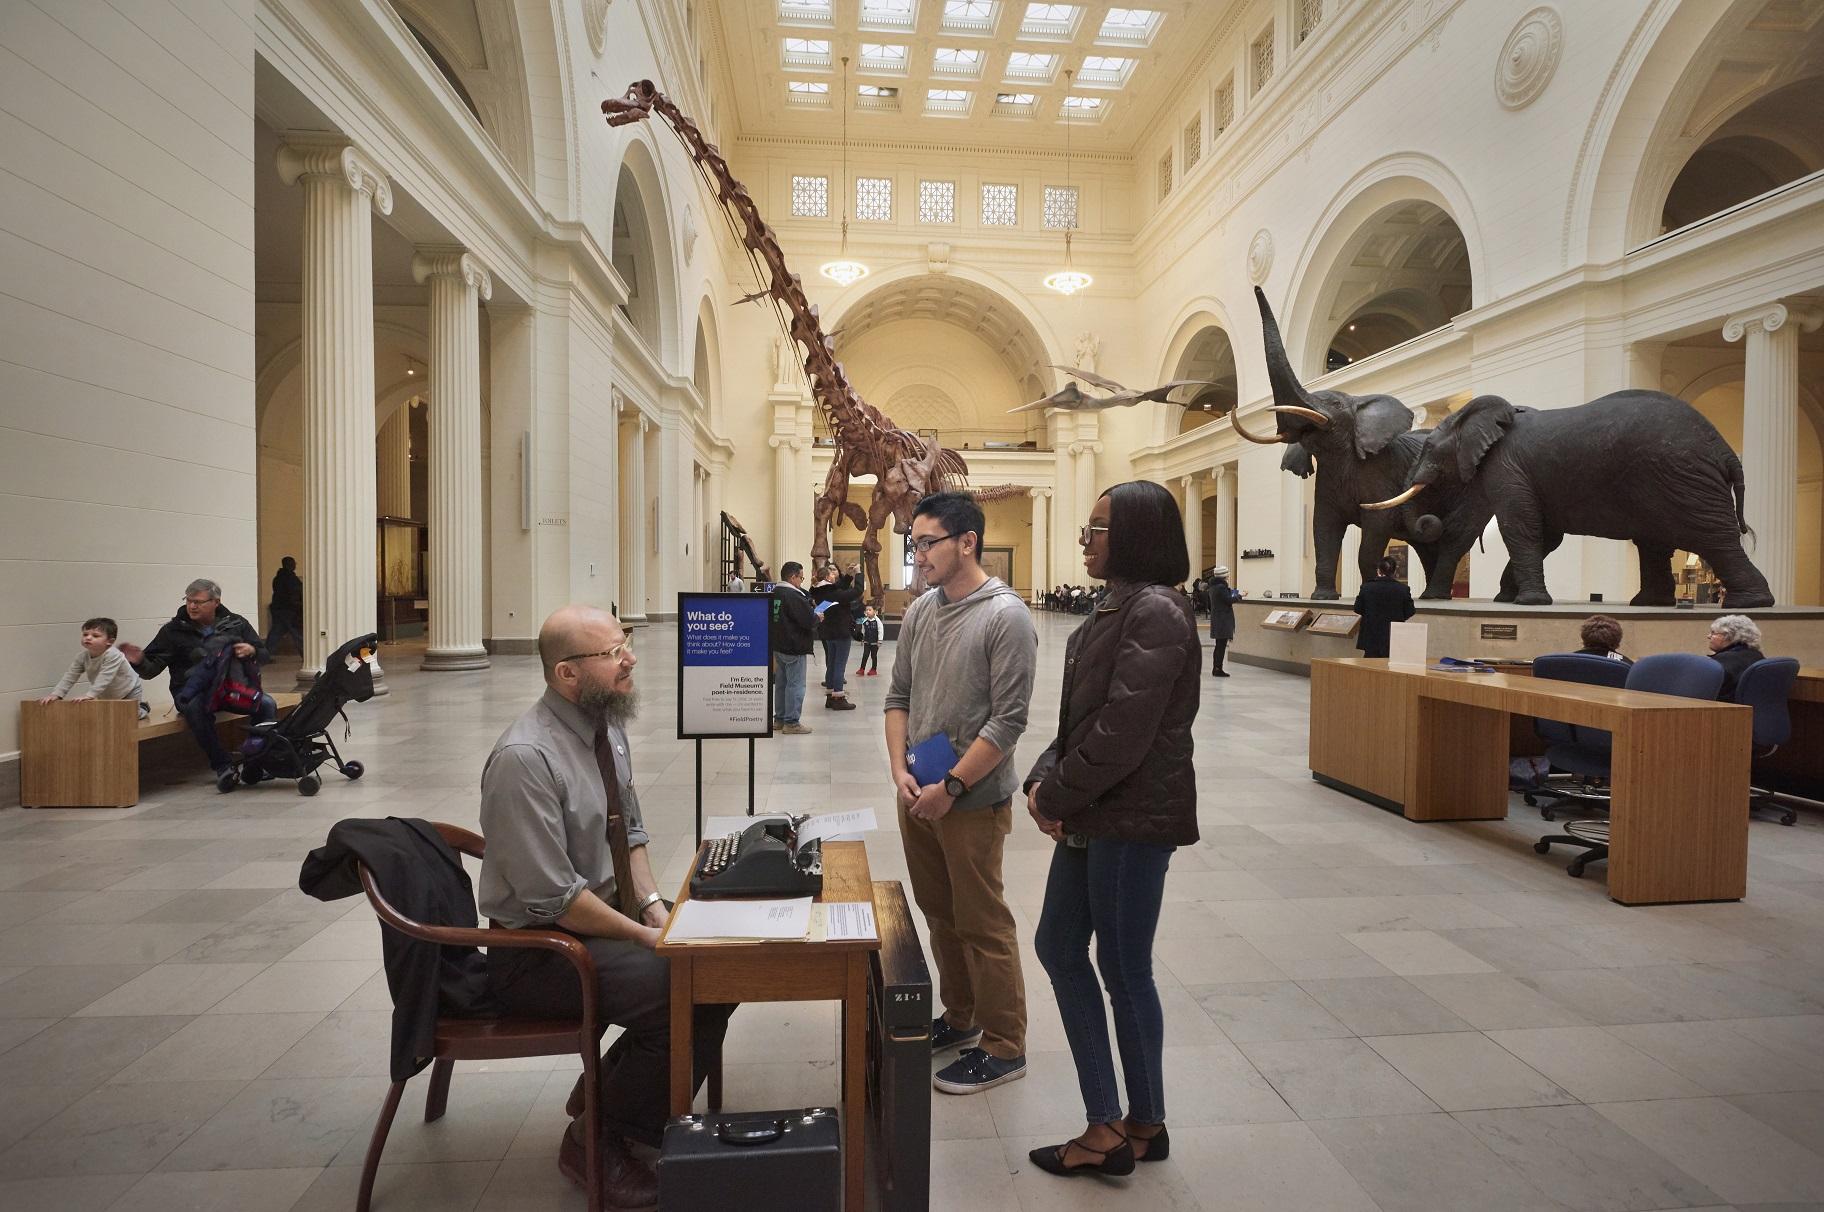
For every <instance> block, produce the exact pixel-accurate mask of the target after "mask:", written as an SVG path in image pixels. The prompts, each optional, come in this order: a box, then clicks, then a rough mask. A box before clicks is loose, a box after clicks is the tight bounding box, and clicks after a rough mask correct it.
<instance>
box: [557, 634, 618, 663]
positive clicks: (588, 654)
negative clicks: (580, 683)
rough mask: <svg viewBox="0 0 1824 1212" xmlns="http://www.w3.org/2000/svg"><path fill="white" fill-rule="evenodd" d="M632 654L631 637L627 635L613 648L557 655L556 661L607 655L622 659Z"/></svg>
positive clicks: (578, 659) (585, 659)
mask: <svg viewBox="0 0 1824 1212" xmlns="http://www.w3.org/2000/svg"><path fill="white" fill-rule="evenodd" d="M632 655H633V637H631V636H629V637H628V638H627V639H624V640H622V641H621V642H620V643H618V644H616V645H615V646H614V647H613V648H605V649H603V650H602V651H601V652H579V653H577V654H576V655H575V656H567V657H559V658H558V660H557V663H558V664H559V665H562V664H563V663H564V662H565V661H587V660H589V659H590V658H592V657H607V658H608V659H609V660H611V661H624V660H626V659H627V658H628V657H630V656H632Z"/></svg>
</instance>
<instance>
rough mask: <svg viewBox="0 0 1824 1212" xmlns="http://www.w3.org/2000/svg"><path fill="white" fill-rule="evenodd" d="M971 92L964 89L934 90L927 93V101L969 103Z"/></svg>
mask: <svg viewBox="0 0 1824 1212" xmlns="http://www.w3.org/2000/svg"><path fill="white" fill-rule="evenodd" d="M968 99H969V90H967V89H962V88H934V89H931V90H929V91H928V92H926V93H925V100H927V101H967V100H968Z"/></svg>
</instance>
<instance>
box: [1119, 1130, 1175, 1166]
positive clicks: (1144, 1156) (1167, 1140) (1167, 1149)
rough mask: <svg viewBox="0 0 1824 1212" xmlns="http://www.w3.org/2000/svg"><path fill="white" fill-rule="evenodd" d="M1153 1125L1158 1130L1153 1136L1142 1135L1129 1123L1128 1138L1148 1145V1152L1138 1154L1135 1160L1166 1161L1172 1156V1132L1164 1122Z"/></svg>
mask: <svg viewBox="0 0 1824 1212" xmlns="http://www.w3.org/2000/svg"><path fill="white" fill-rule="evenodd" d="M1153 1127H1154V1129H1156V1130H1155V1131H1154V1132H1153V1134H1152V1135H1151V1136H1142V1135H1140V1133H1138V1132H1136V1131H1133V1128H1132V1125H1129V1130H1128V1134H1127V1139H1128V1140H1130V1141H1139V1142H1140V1143H1141V1144H1143V1145H1145V1146H1146V1152H1145V1153H1141V1154H1137V1155H1136V1156H1135V1158H1134V1160H1135V1161H1143V1162H1152V1161H1164V1160H1165V1159H1166V1158H1168V1157H1170V1156H1171V1154H1172V1136H1171V1133H1169V1132H1167V1131H1166V1130H1165V1125H1164V1124H1154V1125H1153Z"/></svg>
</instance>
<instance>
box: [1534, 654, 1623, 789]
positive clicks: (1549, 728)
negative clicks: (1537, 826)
mask: <svg viewBox="0 0 1824 1212" xmlns="http://www.w3.org/2000/svg"><path fill="white" fill-rule="evenodd" d="M1533 676H1534V677H1535V678H1546V679H1549V680H1551V681H1554V682H1577V683H1580V684H1582V685H1585V686H1614V687H1617V688H1619V687H1621V686H1622V685H1623V684H1625V683H1626V682H1627V680H1628V666H1626V665H1624V664H1622V663H1621V662H1620V661H1611V660H1609V659H1608V658H1607V657H1599V656H1588V655H1586V654H1584V653H1581V652H1561V653H1552V654H1550V655H1548V656H1542V657H1537V658H1535V659H1534V661H1533ZM1533 731H1534V732H1535V733H1536V734H1538V737H1539V739H1540V740H1542V741H1544V742H1545V745H1546V760H1547V761H1552V757H1551V754H1552V750H1553V748H1554V747H1556V746H1562V745H1569V746H1577V747H1581V748H1590V749H1595V748H1597V747H1598V746H1600V748H1601V749H1602V750H1603V752H1605V753H1606V752H1607V751H1608V744H1609V734H1608V733H1606V732H1603V731H1601V730H1600V729H1596V728H1580V727H1578V726H1577V725H1575V724H1567V723H1565V722H1564V721H1562V720H1546V719H1535V720H1534V721H1533ZM1552 765H1553V766H1558V765H1559V764H1558V763H1557V762H1556V761H1552ZM1560 769H1561V770H1563V771H1564V773H1563V774H1560V775H1554V776H1548V780H1547V782H1546V784H1545V785H1544V786H1542V787H1537V788H1534V789H1532V790H1529V791H1527V792H1525V793H1524V794H1523V795H1522V796H1521V798H1522V799H1524V800H1525V801H1526V806H1527V807H1528V808H1537V809H1539V815H1540V816H1541V817H1543V818H1545V819H1546V820H1548V821H1551V820H1556V819H1557V817H1556V816H1555V815H1554V813H1555V810H1556V809H1559V808H1562V807H1564V806H1565V805H1566V804H1591V805H1597V806H1603V805H1607V804H1608V802H1609V797H1608V793H1607V792H1605V791H1601V790H1598V789H1597V788H1596V786H1595V784H1594V783H1593V782H1592V778H1591V776H1588V775H1585V774H1583V773H1580V772H1579V771H1577V770H1576V769H1574V768H1572V767H1560ZM1603 769H1604V771H1605V774H1606V771H1607V762H1606V760H1605V762H1604V765H1603ZM1542 798H1549V799H1550V801H1551V802H1550V803H1545V804H1541V803H1540V802H1539V801H1540V799H1542Z"/></svg>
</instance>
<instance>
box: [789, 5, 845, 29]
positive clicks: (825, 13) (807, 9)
mask: <svg viewBox="0 0 1824 1212" xmlns="http://www.w3.org/2000/svg"><path fill="white" fill-rule="evenodd" d="M779 19H780V20H781V21H789V22H793V23H796V24H798V25H833V24H835V20H836V18H835V14H834V13H833V12H831V11H830V0H779Z"/></svg>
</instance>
